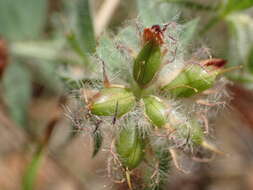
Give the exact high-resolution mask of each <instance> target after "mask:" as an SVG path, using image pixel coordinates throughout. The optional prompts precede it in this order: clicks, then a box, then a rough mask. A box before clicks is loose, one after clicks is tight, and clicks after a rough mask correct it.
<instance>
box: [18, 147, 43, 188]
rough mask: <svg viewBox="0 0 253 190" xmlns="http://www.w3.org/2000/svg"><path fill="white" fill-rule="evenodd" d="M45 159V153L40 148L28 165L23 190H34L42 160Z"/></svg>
mask: <svg viewBox="0 0 253 190" xmlns="http://www.w3.org/2000/svg"><path fill="white" fill-rule="evenodd" d="M43 158H44V151H43V149H42V148H41V147H40V148H39V149H38V151H37V152H36V153H35V154H34V156H33V158H32V161H31V162H30V163H29V164H28V167H27V169H26V171H25V174H24V177H23V183H22V190H33V189H34V183H35V181H36V177H37V173H38V170H39V168H40V166H41V162H42V159H43Z"/></svg>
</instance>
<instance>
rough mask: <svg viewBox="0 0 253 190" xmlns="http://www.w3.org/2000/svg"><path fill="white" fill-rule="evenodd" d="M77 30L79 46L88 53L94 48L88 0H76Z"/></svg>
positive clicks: (94, 41)
mask: <svg viewBox="0 0 253 190" xmlns="http://www.w3.org/2000/svg"><path fill="white" fill-rule="evenodd" d="M76 11H77V30H78V31H77V32H78V38H79V40H80V44H81V47H83V48H84V50H85V51H86V52H88V53H93V52H94V51H95V49H96V40H95V34H94V28H93V21H92V15H91V10H90V3H89V0H77V3H76Z"/></svg>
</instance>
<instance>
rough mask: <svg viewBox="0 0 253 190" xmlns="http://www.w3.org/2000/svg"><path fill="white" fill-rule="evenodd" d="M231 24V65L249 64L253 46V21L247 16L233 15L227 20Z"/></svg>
mask: <svg viewBox="0 0 253 190" xmlns="http://www.w3.org/2000/svg"><path fill="white" fill-rule="evenodd" d="M226 21H227V22H228V24H229V32H230V42H229V43H230V47H229V64H230V65H238V64H243V63H247V61H248V60H247V59H248V56H249V54H250V50H251V47H252V45H253V36H252V33H253V19H252V18H251V17H250V16H248V15H246V14H231V15H229V16H228V17H227V18H226Z"/></svg>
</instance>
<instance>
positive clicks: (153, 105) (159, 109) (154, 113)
mask: <svg viewBox="0 0 253 190" xmlns="http://www.w3.org/2000/svg"><path fill="white" fill-rule="evenodd" d="M143 101H144V104H145V114H146V116H147V117H148V118H149V120H150V121H151V122H152V124H153V125H155V126H156V127H162V126H164V125H165V124H166V122H167V118H166V106H165V105H164V104H163V103H162V101H161V100H160V99H159V98H158V97H156V96H147V97H145V98H143Z"/></svg>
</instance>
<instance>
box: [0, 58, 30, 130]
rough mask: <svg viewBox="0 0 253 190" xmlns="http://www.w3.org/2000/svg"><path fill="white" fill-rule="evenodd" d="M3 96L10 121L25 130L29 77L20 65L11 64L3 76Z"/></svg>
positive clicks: (28, 100)
mask: <svg viewBox="0 0 253 190" xmlns="http://www.w3.org/2000/svg"><path fill="white" fill-rule="evenodd" d="M2 82H3V88H4V91H3V96H4V100H5V103H6V105H7V107H8V111H9V114H10V116H11V117H12V119H13V120H14V121H15V122H16V123H17V124H19V125H20V126H23V127H25V128H27V127H28V126H27V124H28V121H27V113H28V106H29V103H30V100H31V91H32V87H31V77H30V73H29V71H28V70H27V68H26V67H24V65H23V64H22V63H15V62H13V63H11V64H9V66H8V67H7V69H6V71H5V73H4V76H3V81H2Z"/></svg>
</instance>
